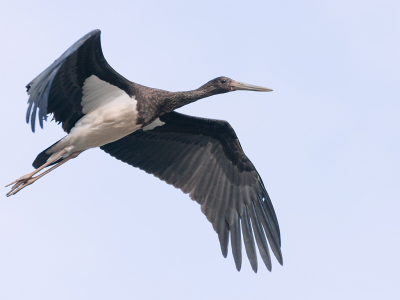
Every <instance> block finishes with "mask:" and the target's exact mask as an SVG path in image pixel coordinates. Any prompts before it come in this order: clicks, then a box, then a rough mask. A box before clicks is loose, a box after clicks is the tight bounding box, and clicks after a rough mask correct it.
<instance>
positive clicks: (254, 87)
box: [231, 81, 272, 92]
mask: <svg viewBox="0 0 400 300" xmlns="http://www.w3.org/2000/svg"><path fill="white" fill-rule="evenodd" d="M231 87H232V91H238V90H246V91H256V92H272V90H271V89H267V88H265V87H262V86H257V85H252V84H247V83H243V82H239V81H232V82H231Z"/></svg>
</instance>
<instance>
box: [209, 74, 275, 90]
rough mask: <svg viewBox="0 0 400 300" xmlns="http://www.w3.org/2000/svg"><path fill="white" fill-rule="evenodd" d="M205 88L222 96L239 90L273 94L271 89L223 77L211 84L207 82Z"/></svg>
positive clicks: (212, 81)
mask: <svg viewBox="0 0 400 300" xmlns="http://www.w3.org/2000/svg"><path fill="white" fill-rule="evenodd" d="M203 87H204V88H207V89H210V90H211V91H212V92H213V94H222V93H227V92H233V91H238V90H244V91H256V92H271V91H272V90H271V89H267V88H265V87H262V86H257V85H252V84H247V83H243V82H239V81H235V80H233V79H230V78H228V77H225V76H222V77H217V78H215V79H213V80H211V81H209V82H207V83H206V84H205V85H204V86H203Z"/></svg>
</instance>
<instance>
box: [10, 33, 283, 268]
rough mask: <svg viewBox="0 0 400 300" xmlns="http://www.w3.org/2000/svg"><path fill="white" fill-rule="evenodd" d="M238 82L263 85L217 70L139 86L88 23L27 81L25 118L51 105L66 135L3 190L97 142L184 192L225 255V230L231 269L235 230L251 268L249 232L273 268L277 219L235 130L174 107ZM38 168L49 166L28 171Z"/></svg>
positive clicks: (236, 248) (43, 113) (237, 250)
mask: <svg viewBox="0 0 400 300" xmlns="http://www.w3.org/2000/svg"><path fill="white" fill-rule="evenodd" d="M236 90H249V91H261V92H267V91H271V90H270V89H267V88H264V87H259V86H254V85H250V84H245V83H241V82H237V81H234V80H232V79H230V78H227V77H218V78H215V79H213V80H211V81H209V82H207V83H206V84H204V85H203V86H201V87H200V88H198V89H196V90H193V91H188V92H168V91H164V90H159V89H153V88H148V87H145V86H142V85H139V84H137V83H134V82H131V81H129V80H127V79H125V78H124V77H122V76H121V75H120V74H118V73H117V72H115V71H114V69H113V68H111V66H110V65H109V64H108V63H107V61H106V60H105V58H104V56H103V53H102V49H101V44H100V30H94V31H92V32H90V33H88V34H86V35H85V36H84V37H82V38H81V39H80V40H79V41H77V42H76V43H75V44H74V45H72V46H71V47H70V48H69V49H68V50H67V51H66V52H65V53H64V54H63V55H61V57H60V58H58V59H57V60H56V61H55V62H54V63H53V64H52V65H50V66H49V67H48V68H47V69H46V70H44V71H43V72H42V73H41V74H40V75H38V76H37V77H36V78H35V79H33V80H32V81H31V82H30V83H29V84H28V85H27V91H28V94H29V100H28V103H29V107H28V111H27V114H26V121H27V123H29V121H30V122H31V127H32V131H33V132H34V131H35V120H36V115H37V116H38V119H39V124H40V127H42V128H43V120H47V115H48V114H53V118H54V119H55V120H56V121H57V122H59V123H61V124H62V128H63V129H64V131H65V132H67V133H68V135H67V136H66V137H64V138H62V139H61V140H59V141H58V142H56V143H55V144H53V145H52V146H50V147H49V148H47V149H46V150H44V151H43V152H41V153H40V154H39V155H38V156H37V158H36V159H35V161H34V162H33V167H34V168H35V169H36V170H35V171H33V172H32V173H29V174H26V175H25V176H22V177H21V178H19V179H17V180H15V181H14V182H12V183H11V184H9V185H12V184H13V187H12V189H11V191H10V192H9V193H8V194H7V196H11V195H14V194H16V193H17V192H19V191H20V190H21V189H23V188H24V187H26V186H28V185H30V184H32V183H33V182H35V181H36V180H37V179H39V178H40V177H42V176H43V175H45V174H47V173H49V172H50V171H52V170H54V169H55V168H57V167H59V166H61V165H62V164H64V163H65V162H67V161H68V160H70V159H72V158H75V157H77V156H78V155H79V154H80V153H81V152H83V151H85V150H87V149H89V148H94V147H100V149H102V150H104V151H105V152H107V153H108V154H110V155H111V156H114V157H115V158H116V159H118V160H121V161H123V162H125V163H128V164H130V165H132V166H134V167H138V168H140V169H142V170H144V171H146V172H147V173H150V174H153V175H154V176H156V177H158V178H160V179H161V180H163V181H165V182H167V183H168V184H172V185H173V186H174V187H176V188H179V189H181V190H182V191H183V192H184V193H188V194H189V196H190V198H191V199H193V200H195V201H196V202H198V203H199V204H200V205H201V210H202V212H203V213H204V214H205V215H206V217H207V219H208V220H209V221H210V222H211V223H212V225H213V228H214V230H215V231H216V232H217V234H218V237H219V241H220V244H221V250H222V254H223V256H224V257H226V256H227V253H228V242H229V232H230V236H231V245H232V253H233V257H234V261H235V264H236V268H237V270H238V271H239V270H240V268H241V263H242V253H241V252H242V250H241V243H242V242H241V235H242V234H243V240H244V245H245V249H246V252H247V256H248V258H249V260H250V264H251V267H252V269H253V270H254V272H257V255H256V247H255V243H254V237H255V240H256V243H257V245H258V249H259V252H260V254H261V258H262V259H263V261H264V263H265V265H266V267H267V268H268V270H270V271H271V258H270V254H269V250H268V244H267V240H268V242H269V245H270V247H271V249H272V252H273V253H274V255H275V257H276V258H277V260H278V261H279V263H280V264H282V254H281V237H280V231H279V225H278V220H277V218H276V215H275V211H274V208H273V206H272V203H271V200H270V198H269V196H268V193H267V191H266V189H265V187H264V183H263V182H262V179H261V177H260V175H259V174H258V172H257V170H256V169H255V167H254V165H253V164H252V163H251V161H250V160H249V159H248V158H247V156H246V155H245V154H244V152H243V150H242V147H241V145H240V143H239V140H238V138H237V136H236V134H235V131H234V130H233V128H232V127H231V126H230V125H229V123H228V122H226V121H219V120H211V119H203V118H197V117H192V116H187V115H184V114H180V113H177V112H174V110H175V109H177V108H179V107H182V106H183V105H186V104H188V103H191V102H194V101H196V100H199V99H201V98H205V97H209V96H212V95H216V94H221V93H227V92H231V91H236ZM50 166H51V167H50ZM46 167H50V168H48V169H47V170H46V171H43V172H42V173H40V174H39V175H37V176H35V177H34V175H36V174H38V173H39V172H40V171H42V170H44V169H45V168H46ZM253 230H254V234H253Z"/></svg>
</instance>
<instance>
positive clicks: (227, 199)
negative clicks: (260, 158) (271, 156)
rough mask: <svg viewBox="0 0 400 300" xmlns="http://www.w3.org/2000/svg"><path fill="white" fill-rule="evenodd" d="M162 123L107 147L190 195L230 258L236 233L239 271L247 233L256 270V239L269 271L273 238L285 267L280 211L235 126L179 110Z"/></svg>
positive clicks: (111, 151) (235, 240) (131, 163)
mask: <svg viewBox="0 0 400 300" xmlns="http://www.w3.org/2000/svg"><path fill="white" fill-rule="evenodd" d="M160 120H161V121H162V122H163V123H165V124H164V125H162V126H158V127H155V128H154V129H152V130H147V131H143V130H138V131H136V132H134V133H132V134H130V135H128V136H126V137H124V138H122V139H120V140H118V141H115V142H113V143H110V144H107V145H104V146H102V147H101V149H102V150H104V151H105V152H107V153H109V154H110V155H111V156H113V157H115V158H117V159H119V160H121V161H123V162H126V163H128V164H130V165H132V166H134V167H138V168H140V169H142V170H144V171H146V172H147V173H150V174H153V175H155V176H156V177H158V178H160V179H161V180H163V181H165V182H167V183H169V184H172V185H173V186H174V187H176V188H179V189H181V190H182V191H183V192H184V193H189V195H190V197H191V198H192V199H193V200H195V201H196V202H198V203H199V204H200V205H201V210H202V212H203V213H204V214H205V215H206V217H207V219H208V220H209V221H210V222H211V223H212V225H213V228H214V230H215V231H216V232H217V233H218V238H219V241H220V244H221V251H222V254H223V255H224V256H225V257H226V255H227V253H228V241H229V231H230V233H231V234H230V236H231V241H232V253H233V256H234V260H235V264H236V268H237V269H238V270H240V267H241V233H243V240H244V244H245V248H246V252H247V256H248V258H249V260H250V263H251V266H252V268H253V270H254V271H255V272H256V271H257V258H256V255H255V242H254V236H255V238H256V242H257V245H258V249H259V250H260V254H261V257H262V259H263V261H264V263H265V264H266V266H267V268H268V269H269V270H271V259H270V257H269V250H268V243H267V239H268V241H269V244H270V246H271V249H272V251H273V253H274V254H275V256H276V257H277V259H278V261H279V262H280V263H281V264H282V255H281V251H280V233H279V226H278V221H277V219H276V215H275V212H274V209H273V207H272V204H271V202H270V199H269V196H268V194H267V192H266V190H265V187H264V184H263V183H262V180H261V178H260V176H259V174H258V172H257V170H256V169H255V168H254V166H253V164H252V163H251V162H250V160H249V159H248V158H247V157H246V155H245V154H244V152H243V150H242V148H241V146H240V144H239V141H238V139H237V136H236V134H235V132H234V130H233V129H232V127H231V126H230V125H229V124H228V123H227V122H225V121H218V120H210V119H202V118H196V117H191V116H186V115H183V114H179V113H176V112H171V113H167V114H164V115H163V116H161V117H160ZM240 223H242V226H240Z"/></svg>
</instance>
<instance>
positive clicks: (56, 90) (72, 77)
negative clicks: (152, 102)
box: [26, 30, 133, 132]
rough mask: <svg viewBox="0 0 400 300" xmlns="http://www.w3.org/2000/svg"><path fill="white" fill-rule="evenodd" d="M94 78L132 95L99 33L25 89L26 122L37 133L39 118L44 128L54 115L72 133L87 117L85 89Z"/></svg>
mask: <svg viewBox="0 0 400 300" xmlns="http://www.w3.org/2000/svg"><path fill="white" fill-rule="evenodd" d="M92 75H95V76H97V77H98V78H100V79H101V80H103V81H106V82H108V83H110V84H112V85H114V86H117V87H119V88H121V89H123V90H124V91H126V92H127V93H128V94H129V95H132V93H133V91H131V86H130V84H129V81H128V80H127V79H125V78H124V77H122V76H121V75H120V74H118V73H117V72H116V71H114V69H113V68H111V66H110V65H109V64H108V63H107V61H106V60H105V58H104V56H103V52H102V49H101V43H100V30H93V31H91V32H89V33H88V34H86V35H85V36H83V37H82V38H81V39H80V40H78V41H77V42H76V43H75V44H73V45H72V46H71V47H70V48H69V49H68V50H67V51H65V52H64V53H63V54H62V55H61V56H60V57H59V58H58V59H57V60H56V61H54V62H53V63H52V64H51V65H50V66H49V67H48V68H47V69H46V70H44V71H43V72H42V73H41V74H39V75H38V76H37V77H36V78H35V79H33V80H32V81H31V82H30V83H29V84H28V85H27V86H26V88H27V92H28V94H29V99H28V103H29V106H28V110H27V113H26V122H27V123H29V121H30V123H31V127H32V131H35V123H36V116H37V118H38V119H39V125H40V127H42V128H43V120H46V119H47V115H48V114H51V113H53V114H54V119H55V120H56V121H57V122H59V123H62V127H63V129H64V131H66V132H69V131H70V130H71V128H72V127H73V126H74V125H75V123H76V122H77V121H78V120H79V119H80V118H81V117H82V116H83V115H84V114H83V112H82V106H81V101H82V89H83V85H84V82H85V80H86V79H87V78H89V77H90V76H92Z"/></svg>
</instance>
